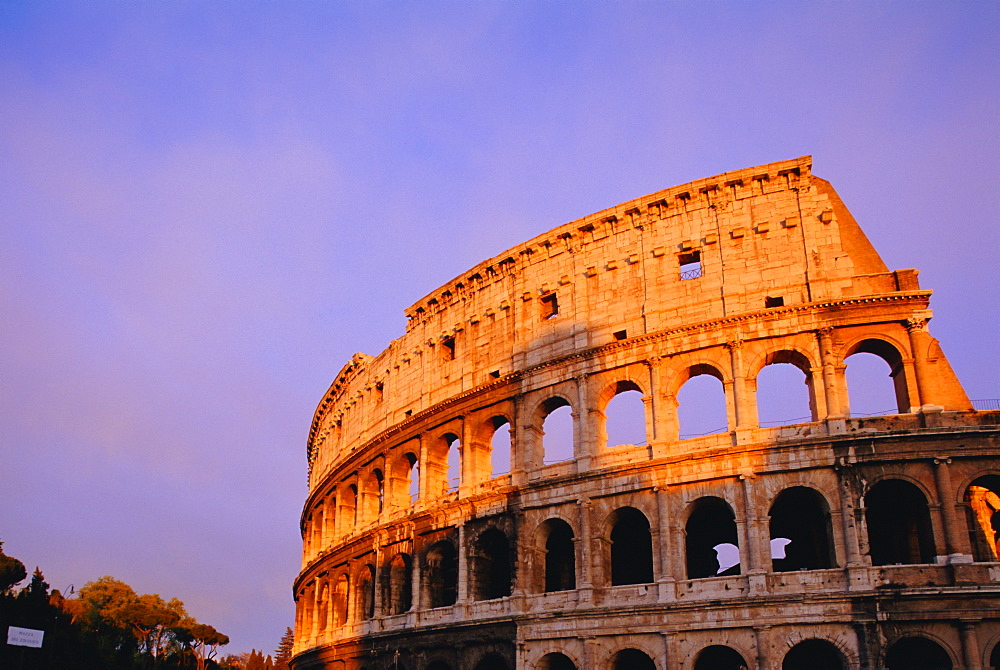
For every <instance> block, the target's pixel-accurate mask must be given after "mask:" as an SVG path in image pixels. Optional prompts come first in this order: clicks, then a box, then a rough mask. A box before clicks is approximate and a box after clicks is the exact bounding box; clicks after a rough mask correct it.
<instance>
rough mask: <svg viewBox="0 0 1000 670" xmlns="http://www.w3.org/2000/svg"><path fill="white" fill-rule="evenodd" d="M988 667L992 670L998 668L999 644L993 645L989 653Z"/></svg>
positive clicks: (999, 664)
mask: <svg viewBox="0 0 1000 670" xmlns="http://www.w3.org/2000/svg"><path fill="white" fill-rule="evenodd" d="M990 665H992V666H993V667H994V668H1000V643H998V644H995V645H993V651H992V652H990Z"/></svg>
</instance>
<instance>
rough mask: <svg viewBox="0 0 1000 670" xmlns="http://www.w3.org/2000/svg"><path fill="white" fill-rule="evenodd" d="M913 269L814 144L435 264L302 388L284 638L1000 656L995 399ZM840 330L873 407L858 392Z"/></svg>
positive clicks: (434, 663)
mask: <svg viewBox="0 0 1000 670" xmlns="http://www.w3.org/2000/svg"><path fill="white" fill-rule="evenodd" d="M930 295H931V292H930V291H929V290H925V289H922V288H921V287H920V285H919V283H918V281H917V272H916V271H915V270H895V271H890V270H888V269H887V268H886V266H885V264H884V263H883V262H882V260H881V259H880V258H879V255H878V253H877V252H876V251H875V249H874V248H873V247H872V246H871V244H870V243H869V242H868V240H867V238H866V237H865V235H864V233H863V232H862V231H861V229H860V228H859V227H858V224H857V223H856V222H855V220H854V219H853V217H852V216H851V214H850V212H848V210H847V208H846V207H845V206H844V204H843V203H842V202H841V200H840V198H839V197H838V196H837V194H836V192H835V191H834V190H833V188H832V187H831V186H830V184H829V183H827V182H826V181H824V180H822V179H819V178H818V177H815V176H813V175H812V173H811V159H810V158H809V157H804V158H799V159H795V160H790V161H786V162H781V163H774V164H771V165H765V166H763V167H757V168H751V169H746V170H740V171H738V172H731V173H727V174H723V175H719V176H716V177H711V178H709V179H703V180H700V181H696V182H692V183H690V184H685V185H683V186H678V187H674V188H669V189H667V190H664V191H660V192H658V193H654V194H652V195H648V196H644V197H641V198H637V199H635V200H632V201H630V202H626V203H623V204H621V205H618V206H616V207H613V208H611V209H608V210H605V211H602V212H598V213H596V214H593V215H590V216H587V217H584V218H582V219H580V220H578V221H573V222H572V223H567V224H565V225H562V226H559V227H558V228H555V229H553V230H551V231H549V232H548V233H545V234H544V235H541V236H539V237H537V238H535V239H532V240H530V241H528V242H525V243H524V244H521V245H519V246H517V247H514V248H513V249H510V250H508V251H506V252H504V253H502V254H500V255H499V256H496V257H494V258H491V259H489V260H486V261H484V262H482V263H480V264H479V265H477V266H476V267H474V268H472V269H470V270H469V271H468V272H466V273H464V274H462V275H461V276H459V277H456V278H455V279H454V280H452V281H451V282H449V283H448V284H446V285H444V286H442V287H440V288H438V289H435V290H434V291H433V292H431V293H430V294H429V295H427V297H425V298H423V299H421V300H420V301H418V302H417V303H416V304H414V305H413V306H412V307H410V308H409V309H408V310H406V316H407V318H408V320H409V322H408V325H407V328H406V333H405V335H403V336H402V337H400V338H399V339H397V340H395V341H393V342H392V343H391V344H390V345H389V346H388V348H387V349H386V350H385V351H383V352H382V353H381V354H379V355H377V356H369V355H365V354H357V355H355V356H354V357H353V358H352V359H351V361H350V362H349V363H348V364H347V365H346V366H345V367H344V368H343V370H342V371H341V373H340V374H339V375H338V377H337V379H336V381H335V382H334V383H333V385H332V386H331V387H330V390H329V391H328V392H327V393H326V395H325V396H324V397H323V399H322V402H320V404H319V407H318V409H317V410H316V415H315V419H314V421H313V424H312V428H311V431H310V434H309V441H308V459H309V489H310V493H309V497H308V500H307V502H306V504H305V508H304V510H303V513H302V519H301V529H302V536H303V544H304V552H303V565H302V571H301V573H300V574H299V576H298V578H297V579H296V580H295V584H294V595H295V599H296V601H297V619H296V647H295V653H296V655H295V657H294V661H293V667H294V668H296V669H305V668H337V669H344V670H354V669H360V668H365V669H367V670H386V669H393V670H396V669H398V670H403V669H405V670H447V669H451V670H498V669H513V668H531V669H540V670H565V669H568V668H580V669H587V670H591V669H593V670H605V669H607V670H612V669H617V670H624V669H628V670H646V669H654V668H655V669H658V670H689V669H691V670H736V669H737V668H753V669H759V670H777V669H778V668H781V669H782V670H827V669H834V668H837V669H840V668H851V669H858V668H892V669H893V670H900V669H902V668H970V669H975V670H980V669H982V668H986V667H990V666H997V665H1000V598H998V594H1000V562H998V559H997V537H998V532H1000V514H998V513H997V510H998V509H1000V459H998V458H997V457H998V454H1000V442H998V427H997V426H998V423H1000V412H995V411H994V412H990V411H976V410H974V409H973V405H972V404H971V403H970V401H969V399H968V398H967V397H966V394H965V392H964V391H963V389H962V387H961V385H960V383H959V381H958V380H957V379H956V377H955V375H954V373H953V372H952V370H951V368H950V366H949V365H948V361H947V359H946V358H945V356H944V353H943V352H942V350H941V347H940V346H939V344H938V342H937V341H936V340H935V339H934V338H933V337H932V336H931V335H930V333H929V332H928V328H927V323H928V320H929V319H930V317H931V312H930V310H929V309H928V303H929V300H930ZM879 359H880V360H879ZM863 360H868V361H871V360H875V362H876V363H877V364H878V365H881V366H882V367H883V368H884V371H885V375H884V382H885V385H886V387H887V396H888V401H887V402H889V403H890V404H891V405H892V408H891V411H890V412H889V413H884V414H881V415H878V416H871V417H867V416H859V415H858V412H857V411H855V413H853V414H852V411H851V404H852V401H854V400H855V398H856V396H857V395H858V393H860V391H861V390H863V389H859V388H850V386H849V383H848V382H849V381H850V380H852V379H853V377H852V376H851V373H850V372H849V369H850V367H851V365H853V364H855V362H856V361H863ZM773 370H777V371H779V372H781V375H779V376H774V375H773V374H772V371H773ZM789 372H791V374H792V377H789V376H788V373H789ZM795 378H797V379H795ZM775 379H777V380H779V381H778V382H775V381H773V380H775ZM789 379H791V381H788V380H789ZM781 380H784V381H781ZM802 382H804V383H802ZM768 384H770V385H771V386H775V384H776V388H773V389H772V390H771V391H766V390H765V388H764V387H765V386H767V385H768ZM782 394H786V395H782ZM787 394H791V396H790V397H791V398H792V399H791V400H778V401H777V402H778V403H779V406H778V408H777V411H778V413H779V414H780V412H781V410H782V409H783V407H782V405H788V408H789V410H788V411H792V409H791V406H792V405H794V404H795V403H796V402H798V403H801V406H803V407H804V408H805V409H804V410H803V413H805V414H809V415H810V416H801V413H800V414H799V415H798V416H796V414H794V413H793V414H791V417H790V418H789V420H785V421H784V422H781V421H778V422H775V421H770V422H765V421H764V420H763V417H764V405H765V404H766V403H768V402H770V403H774V402H776V401H774V400H773V398H775V397H776V398H779V399H780V398H785V397H787ZM795 394H798V397H796V396H795ZM769 398H772V399H771V400H769ZM855 404H857V403H855ZM711 411H715V412H716V413H717V416H718V417H719V418H718V422H719V423H720V424H721V425H719V426H718V430H716V431H714V432H712V431H711V426H709V430H708V431H707V432H708V434H704V435H695V436H692V435H691V433H693V432H694V433H698V432H701V433H704V432H706V431H705V430H698V426H697V425H694V426H693V427H692V425H686V424H697V422H698V421H705V420H706V419H704V418H702V419H699V418H698V417H699V416H704V414H701V415H700V414H699V413H698V412H709V413H710V412H711ZM785 416H786V417H788V414H785ZM767 423H779V424H780V425H767ZM702 428H704V426H702ZM630 431H631V432H630ZM622 435H624V436H625V437H624V438H622V437H619V436H622Z"/></svg>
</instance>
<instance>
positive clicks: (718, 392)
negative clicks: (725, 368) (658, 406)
mask: <svg viewBox="0 0 1000 670" xmlns="http://www.w3.org/2000/svg"><path fill="white" fill-rule="evenodd" d="M689 374H690V375H691V376H690V378H689V379H688V380H687V381H686V382H684V385H683V386H681V388H680V390H679V391H677V422H678V426H679V431H680V438H681V439H682V440H686V439H689V438H692V437H701V436H703V435H712V434H714V433H724V432H726V431H727V430H729V419H728V417H727V414H726V391H725V389H724V388H723V385H722V374H721V373H720V372H719V371H718V370H716V369H715V368H713V367H711V366H709V365H695V366H693V367H692V368H691V370H690V371H689Z"/></svg>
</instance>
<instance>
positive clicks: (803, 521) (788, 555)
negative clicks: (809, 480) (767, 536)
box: [768, 486, 835, 572]
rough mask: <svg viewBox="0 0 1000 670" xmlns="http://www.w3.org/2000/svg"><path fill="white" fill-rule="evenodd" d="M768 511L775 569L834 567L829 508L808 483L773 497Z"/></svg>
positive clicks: (773, 567) (773, 566) (819, 494)
mask: <svg viewBox="0 0 1000 670" xmlns="http://www.w3.org/2000/svg"><path fill="white" fill-rule="evenodd" d="M768 514H769V516H770V524H769V528H770V531H771V566H772V569H773V570H774V572H789V571H794V570H822V569H825V568H832V567H833V566H834V562H835V561H834V556H833V527H832V524H831V523H830V507H829V505H828V504H827V502H826V498H824V497H823V495H822V494H821V493H820V492H819V491H817V490H815V489H813V488H809V487H807V486H793V487H791V488H787V489H785V490H783V491H782V492H781V493H779V494H778V495H777V497H776V498H775V499H774V503H773V504H772V505H771V510H770V512H768Z"/></svg>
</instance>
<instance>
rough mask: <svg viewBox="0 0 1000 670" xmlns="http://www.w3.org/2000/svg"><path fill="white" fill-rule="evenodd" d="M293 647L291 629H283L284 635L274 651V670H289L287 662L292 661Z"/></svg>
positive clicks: (293, 634) (293, 635)
mask: <svg viewBox="0 0 1000 670" xmlns="http://www.w3.org/2000/svg"><path fill="white" fill-rule="evenodd" d="M294 645H295V633H294V632H293V631H292V629H291V628H286V629H285V634H284V635H282V636H281V640H280V641H279V642H278V648H277V649H275V650H274V670H289V667H290V666H289V662H290V661H291V660H292V647H293V646H294Z"/></svg>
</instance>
